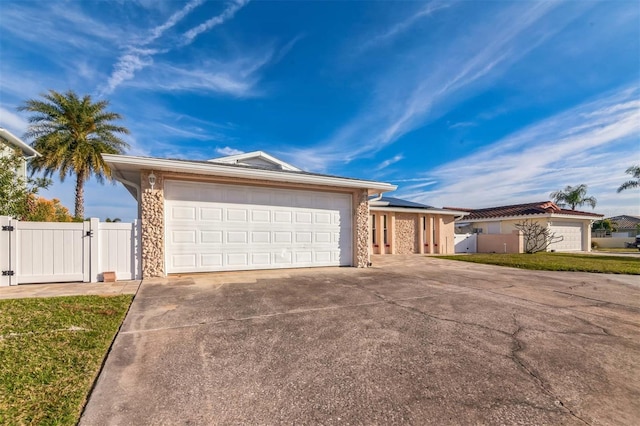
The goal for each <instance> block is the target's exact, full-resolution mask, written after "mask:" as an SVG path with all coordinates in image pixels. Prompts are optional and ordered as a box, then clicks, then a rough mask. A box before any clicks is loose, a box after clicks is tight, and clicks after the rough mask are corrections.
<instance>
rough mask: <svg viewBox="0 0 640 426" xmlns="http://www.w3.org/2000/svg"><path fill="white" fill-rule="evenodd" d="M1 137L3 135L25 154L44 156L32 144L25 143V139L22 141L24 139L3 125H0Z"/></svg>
mask: <svg viewBox="0 0 640 426" xmlns="http://www.w3.org/2000/svg"><path fill="white" fill-rule="evenodd" d="M0 137H2V138H3V139H4V140H6V141H7V142H9V143H10V144H11V145H13V146H15V147H16V148H18V149H20V151H22V153H23V154H25V155H26V156H36V157H41V156H42V155H41V154H40V153H39V152H38V151H36V150H35V149H33V147H31V145H29V144H27V143H25V142H24V141H22V139H20V138H18V137H16V136H14V135H13V133H11V132H10V131H8V130H6V129H3V128H1V127H0Z"/></svg>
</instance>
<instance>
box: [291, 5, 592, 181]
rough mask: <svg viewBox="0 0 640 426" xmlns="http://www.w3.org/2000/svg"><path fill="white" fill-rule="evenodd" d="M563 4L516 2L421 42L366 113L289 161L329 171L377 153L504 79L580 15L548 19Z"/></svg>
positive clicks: (383, 83) (382, 84) (382, 82)
mask: <svg viewBox="0 0 640 426" xmlns="http://www.w3.org/2000/svg"><path fill="white" fill-rule="evenodd" d="M557 6H558V3H557V2H544V3H529V2H526V3H513V4H511V5H510V7H508V8H506V10H504V11H502V12H501V13H500V14H496V15H495V16H493V15H491V14H488V15H486V16H485V15H483V16H480V17H478V20H477V22H475V23H473V24H472V25H469V26H468V28H465V31H464V32H461V33H458V34H457V35H454V36H453V37H452V38H451V39H450V40H449V42H448V43H447V42H444V43H443V46H439V47H438V48H437V49H433V48H432V47H431V46H428V49H427V47H425V46H423V45H421V44H420V45H418V46H417V47H415V48H414V50H413V51H412V52H411V54H410V55H406V57H407V58H409V59H407V60H406V61H400V62H398V63H397V64H394V65H393V66H391V69H390V70H389V71H387V72H385V73H383V74H381V75H380V76H379V78H378V79H377V82H376V87H375V89H374V90H372V93H373V94H374V96H373V97H372V99H370V101H369V105H370V106H369V107H368V108H366V109H365V110H363V111H362V112H361V113H360V114H358V115H357V116H356V117H355V118H354V119H353V120H351V121H350V122H347V123H346V124H345V125H343V126H342V127H340V128H339V129H338V130H337V131H336V132H335V134H333V135H332V136H331V137H329V138H328V140H325V141H322V142H321V143H320V144H318V145H317V146H315V147H311V148H304V149H293V150H291V151H290V157H291V158H293V159H294V160H295V163H297V164H307V165H308V166H307V167H308V168H309V169H312V170H326V169H327V168H328V167H329V166H331V165H333V164H335V163H348V162H350V161H352V160H353V159H355V158H361V157H366V156H369V157H370V156H372V155H374V154H375V153H377V152H378V151H380V150H381V149H382V148H384V147H386V146H388V145H390V144H392V143H394V142H396V141H397V140H398V139H399V138H401V137H402V136H404V135H405V134H407V133H409V132H411V131H413V130H415V129H417V128H419V127H422V126H424V125H425V124H427V123H429V122H431V121H433V120H435V119H437V118H439V117H440V116H442V114H444V113H445V112H446V111H448V110H449V109H451V108H453V107H454V106H455V105H457V104H458V103H459V102H461V101H463V100H465V99H467V98H468V97H469V96H471V95H472V94H473V93H475V92H474V90H477V89H478V88H481V87H483V86H485V85H487V84H489V82H490V81H492V80H496V79H497V78H499V77H500V76H501V75H502V73H503V72H504V71H505V70H506V69H508V68H509V67H510V66H511V65H513V64H515V63H516V62H517V61H519V60H520V59H521V58H522V57H524V56H525V55H526V54H527V53H529V52H530V51H531V50H533V49H535V48H536V47H537V46H539V45H540V44H542V43H544V42H545V41H547V40H549V39H550V38H551V37H552V36H553V35H554V34H556V33H557V32H558V31H560V30H561V29H562V28H564V27H565V26H566V25H567V24H568V23H570V22H571V21H572V20H573V19H575V18H576V16H577V15H575V14H574V15H571V14H569V15H568V16H565V15H563V14H555V15H554V19H545V18H547V17H548V15H549V14H550V13H551V12H553V11H554V9H555V8H556V7H557ZM579 6H580V5H577V6H576V7H579ZM534 27H535V28H534ZM452 52H455V54H453V53H452ZM423 57H424V58H426V59H425V60H418V61H416V60H415V58H423ZM407 61H408V62H407ZM452 70H454V71H453V72H452ZM363 141H364V142H363Z"/></svg>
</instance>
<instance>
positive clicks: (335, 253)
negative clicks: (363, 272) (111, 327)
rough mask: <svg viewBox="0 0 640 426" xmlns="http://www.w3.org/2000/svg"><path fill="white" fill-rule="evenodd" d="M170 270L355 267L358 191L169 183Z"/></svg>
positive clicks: (166, 197)
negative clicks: (354, 221)
mask: <svg viewBox="0 0 640 426" xmlns="http://www.w3.org/2000/svg"><path fill="white" fill-rule="evenodd" d="M164 196H165V229H166V240H165V250H166V261H167V272H168V273H177V272H207V271H228V270H244V269H272V268H296V267H309V266H340V265H351V258H352V240H353V238H352V226H351V195H350V194H341V193H331V192H312V191H300V190H287V189H274V188H262V187H252V186H239V185H225V184H210V183H194V182H182V181H167V182H166V183H165V194H164Z"/></svg>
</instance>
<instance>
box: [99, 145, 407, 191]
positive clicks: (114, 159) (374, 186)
mask: <svg viewBox="0 0 640 426" xmlns="http://www.w3.org/2000/svg"><path fill="white" fill-rule="evenodd" d="M102 158H103V159H104V161H105V162H106V163H107V164H109V167H111V170H112V172H113V176H114V178H115V179H116V180H117V181H119V182H121V183H122V184H124V185H125V187H126V188H127V189H128V190H129V192H130V193H131V195H133V196H134V197H136V198H137V195H136V194H137V191H139V189H140V172H141V171H142V170H155V171H163V172H175V173H184V174H199V175H205V176H224V177H230V178H244V179H255V180H262V181H271V182H287V183H297V184H309V185H325V186H333V187H338V188H347V189H367V190H368V192H369V194H377V193H381V192H388V191H393V190H395V189H396V186H395V185H392V184H390V183H386V182H378V181H373V180H365V179H355V178H348V177H342V176H332V175H324V174H319V173H310V172H305V171H296V170H284V169H273V168H266V167H260V166H252V165H244V164H235V163H224V162H221V163H219V162H212V161H200V160H178V159H168V158H154V157H136V156H130V155H115V154H102Z"/></svg>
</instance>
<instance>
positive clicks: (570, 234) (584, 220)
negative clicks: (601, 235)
mask: <svg viewBox="0 0 640 426" xmlns="http://www.w3.org/2000/svg"><path fill="white" fill-rule="evenodd" d="M457 210H462V211H467V212H469V215H467V216H465V217H464V218H462V219H460V220H458V221H457V223H456V232H457V233H465V232H475V233H480V234H511V233H513V231H515V230H516V227H515V225H516V224H517V223H520V222H522V221H524V220H525V219H531V220H533V221H535V222H538V223H540V224H542V225H544V226H547V227H548V228H549V229H550V230H551V232H553V233H555V235H556V236H557V237H562V241H558V242H555V243H553V244H551V245H549V247H548V248H547V250H555V251H591V224H592V223H593V221H595V220H600V219H602V217H603V215H601V214H597V213H589V212H582V211H577V210H566V209H563V208H560V207H558V206H557V205H556V204H555V203H553V202H551V201H541V202H538V203H527V204H517V205H511V206H499V207H490V208H485V209H457Z"/></svg>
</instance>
